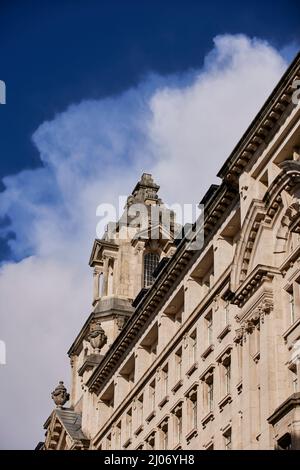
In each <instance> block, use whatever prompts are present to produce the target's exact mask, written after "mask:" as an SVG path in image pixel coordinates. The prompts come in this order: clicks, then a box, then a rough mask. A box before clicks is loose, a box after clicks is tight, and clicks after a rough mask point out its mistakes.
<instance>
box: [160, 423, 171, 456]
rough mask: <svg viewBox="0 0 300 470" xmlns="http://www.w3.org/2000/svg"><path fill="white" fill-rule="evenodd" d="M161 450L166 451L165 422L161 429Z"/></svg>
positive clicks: (166, 428) (166, 426)
mask: <svg viewBox="0 0 300 470" xmlns="http://www.w3.org/2000/svg"><path fill="white" fill-rule="evenodd" d="M160 429H161V449H162V450H167V449H168V434H169V433H168V431H169V429H168V422H167V421H165V422H164V423H163V424H162V425H161V427H160Z"/></svg>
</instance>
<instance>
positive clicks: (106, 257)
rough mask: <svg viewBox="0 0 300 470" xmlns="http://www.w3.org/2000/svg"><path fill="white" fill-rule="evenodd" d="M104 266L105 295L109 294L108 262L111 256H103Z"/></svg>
mask: <svg viewBox="0 0 300 470" xmlns="http://www.w3.org/2000/svg"><path fill="white" fill-rule="evenodd" d="M103 260H104V266H103V292H102V293H101V294H102V295H103V296H105V295H107V286H108V275H109V272H108V263H109V257H108V256H103Z"/></svg>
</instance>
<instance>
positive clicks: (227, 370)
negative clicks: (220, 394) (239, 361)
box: [224, 362, 231, 393]
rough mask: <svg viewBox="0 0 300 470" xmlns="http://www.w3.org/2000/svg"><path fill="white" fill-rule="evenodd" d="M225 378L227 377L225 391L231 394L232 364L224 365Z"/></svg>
mask: <svg viewBox="0 0 300 470" xmlns="http://www.w3.org/2000/svg"><path fill="white" fill-rule="evenodd" d="M224 377H225V391H226V393H230V388H231V387H230V382H231V364H230V362H228V363H227V364H225V365H224Z"/></svg>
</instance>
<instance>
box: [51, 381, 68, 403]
mask: <svg viewBox="0 0 300 470" xmlns="http://www.w3.org/2000/svg"><path fill="white" fill-rule="evenodd" d="M51 398H52V400H53V401H54V403H55V404H56V406H57V407H58V408H61V407H62V406H63V405H64V404H65V403H67V401H69V399H70V394H69V393H68V392H67V389H66V387H65V386H64V383H63V382H62V381H60V382H59V384H58V385H57V387H56V388H55V389H54V390H53V392H52V393H51Z"/></svg>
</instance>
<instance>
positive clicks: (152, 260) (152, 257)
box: [144, 253, 159, 287]
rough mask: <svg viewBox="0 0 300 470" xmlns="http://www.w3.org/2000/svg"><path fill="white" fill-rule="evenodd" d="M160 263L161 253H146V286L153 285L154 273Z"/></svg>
mask: <svg viewBox="0 0 300 470" xmlns="http://www.w3.org/2000/svg"><path fill="white" fill-rule="evenodd" d="M158 263H159V255H158V254H157V253H146V254H145V255H144V287H150V286H152V284H153V282H154V280H155V279H154V277H153V276H152V274H153V271H154V270H155V269H156V268H157V266H158Z"/></svg>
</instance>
